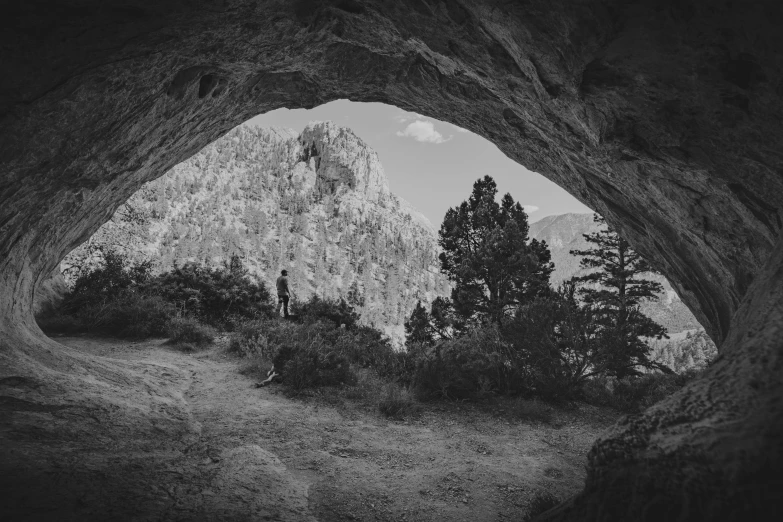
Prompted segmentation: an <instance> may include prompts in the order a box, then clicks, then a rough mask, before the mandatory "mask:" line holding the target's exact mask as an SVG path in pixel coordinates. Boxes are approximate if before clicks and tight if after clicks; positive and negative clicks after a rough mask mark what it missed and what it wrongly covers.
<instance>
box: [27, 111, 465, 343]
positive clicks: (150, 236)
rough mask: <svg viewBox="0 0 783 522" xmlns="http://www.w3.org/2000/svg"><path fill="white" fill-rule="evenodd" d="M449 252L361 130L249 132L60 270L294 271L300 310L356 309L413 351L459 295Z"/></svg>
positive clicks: (270, 283)
mask: <svg viewBox="0 0 783 522" xmlns="http://www.w3.org/2000/svg"><path fill="white" fill-rule="evenodd" d="M437 241H438V238H437V233H436V232H435V230H434V228H433V227H432V224H431V223H430V222H429V220H427V218H426V217H424V215H422V214H421V213H419V212H417V211H416V210H414V209H413V208H412V207H411V206H410V204H408V203H407V202H406V201H404V200H402V199H400V198H399V197H397V196H395V195H394V194H392V193H391V192H390V191H389V184H388V180H387V178H386V175H385V173H384V171H383V167H382V166H381V163H380V161H379V160H378V155H377V154H376V153H375V151H374V150H372V149H371V148H370V147H369V146H368V145H367V144H365V143H364V142H363V141H362V140H361V139H360V138H359V137H357V136H356V135H355V134H354V133H353V132H352V131H351V130H350V129H348V128H346V127H340V126H338V125H335V124H334V123H331V122H317V123H311V124H309V125H308V126H307V127H305V129H304V130H303V131H302V132H301V134H300V133H296V132H294V131H290V130H282V129H275V128H272V129H265V128H259V127H251V126H240V127H237V128H236V129H233V130H232V131H230V132H229V133H228V134H226V135H225V136H223V137H222V138H220V139H219V140H217V141H215V142H214V143H212V144H210V145H208V146H206V147H204V148H203V149H202V150H201V151H199V152H198V153H197V154H195V155H193V156H192V157H191V158H189V159H188V160H186V161H183V162H182V163H180V164H179V165H177V166H175V167H174V168H173V169H171V170H170V171H169V172H167V173H166V174H165V175H163V176H161V177H160V178H158V179H156V180H154V181H151V182H149V183H147V184H145V185H144V186H143V187H142V188H141V189H140V190H139V191H138V192H136V193H135V194H134V195H133V196H132V197H131V198H130V199H129V200H128V201H127V202H126V203H125V204H124V205H123V206H122V207H120V209H119V210H118V211H117V212H115V213H114V215H113V216H112V218H111V219H110V220H109V221H108V222H107V223H105V224H104V225H103V226H102V227H101V228H99V229H98V231H97V232H96V233H95V234H94V235H93V236H92V237H91V238H90V239H89V240H88V241H86V242H85V243H83V244H82V245H80V246H79V247H78V248H76V250H74V251H73V252H71V253H69V254H68V256H66V258H65V259H64V260H63V262H62V263H61V264H60V267H61V269H62V272H63V274H64V275H66V277H68V278H69V279H70V280H73V279H75V277H76V276H78V274H79V273H81V271H82V270H84V269H89V268H90V267H91V266H93V265H94V263H95V262H96V261H98V260H99V259H100V256H101V249H104V248H110V249H113V250H117V251H120V252H122V253H123V254H125V255H126V256H128V257H129V258H130V259H131V260H133V261H135V262H141V261H152V262H153V263H154V269H155V270H156V271H163V270H169V269H170V268H171V267H172V265H173V264H175V263H177V264H179V265H182V264H183V263H186V262H195V263H199V264H206V265H208V266H222V264H223V263H225V262H227V261H228V259H229V258H230V257H231V255H233V254H238V255H239V256H240V257H241V258H242V260H243V263H244V265H245V267H247V268H248V269H249V270H250V272H251V274H254V275H255V276H256V277H258V278H259V279H261V280H262V281H264V282H265V283H266V285H267V288H269V289H271V290H274V287H275V286H274V285H275V280H276V279H277V276H278V275H279V273H280V270H281V269H283V268H285V269H288V270H289V278H290V281H291V285H292V288H293V290H294V292H295V295H296V298H298V299H302V300H305V299H309V298H310V296H312V295H313V294H316V295H318V296H320V297H322V298H324V297H325V298H332V299H338V298H344V299H346V300H347V301H348V302H349V303H351V304H352V305H353V306H354V307H355V308H356V310H357V312H359V313H360V314H361V320H362V322H363V323H364V324H367V325H370V326H374V327H376V328H378V329H380V330H382V331H384V332H385V333H386V334H387V335H388V336H389V337H390V338H391V339H392V341H393V342H394V343H395V345H397V346H401V345H402V344H403V343H404V342H405V330H404V322H405V320H406V319H407V318H408V317H409V316H410V313H411V311H412V310H413V307H414V306H416V302H417V301H418V300H421V301H422V302H424V303H425V304H429V303H431V302H432V300H433V299H434V298H435V297H437V296H438V295H448V294H449V291H450V287H449V282H448V280H447V279H446V277H445V276H444V275H442V274H441V273H440V270H439V268H440V263H439V261H438V243H437ZM39 294H41V291H40V290H39V291H38V293H37V294H36V295H39Z"/></svg>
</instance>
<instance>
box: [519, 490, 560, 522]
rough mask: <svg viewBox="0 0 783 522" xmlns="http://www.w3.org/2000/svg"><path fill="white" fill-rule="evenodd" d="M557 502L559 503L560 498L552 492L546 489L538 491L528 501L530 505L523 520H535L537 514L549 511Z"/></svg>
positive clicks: (526, 521)
mask: <svg viewBox="0 0 783 522" xmlns="http://www.w3.org/2000/svg"><path fill="white" fill-rule="evenodd" d="M558 504H560V499H558V498H557V497H556V496H554V495H553V494H552V493H550V492H548V491H539V492H538V493H536V495H535V496H534V497H533V500H531V501H530V506H529V507H528V509H527V513H526V514H525V518H524V519H523V520H524V521H525V522H530V521H532V520H535V518H536V517H537V516H539V515H541V514H543V513H545V512H547V511H549V510H550V509H552V508H553V507H555V506H557V505H558Z"/></svg>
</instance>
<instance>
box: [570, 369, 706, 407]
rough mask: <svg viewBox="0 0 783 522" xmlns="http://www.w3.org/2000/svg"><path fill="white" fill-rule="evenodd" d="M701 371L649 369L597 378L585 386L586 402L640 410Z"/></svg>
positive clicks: (672, 391)
mask: <svg viewBox="0 0 783 522" xmlns="http://www.w3.org/2000/svg"><path fill="white" fill-rule="evenodd" d="M697 375H698V372H696V371H691V372H685V373H682V374H663V373H648V374H644V375H641V376H639V377H624V378H622V379H615V378H611V377H610V378H596V379H591V380H590V381H588V382H587V383H586V384H585V386H584V388H583V389H584V397H585V400H587V402H589V403H591V404H595V405H598V406H609V407H610V408H614V409H616V410H620V411H622V412H626V413H637V412H640V411H642V410H645V409H647V408H649V407H650V406H652V405H653V404H655V403H657V402H660V401H661V400H663V399H665V398H666V397H668V396H669V395H671V394H673V393H674V392H676V391H677V390H679V389H680V388H682V387H683V386H685V385H686V384H687V383H688V382H690V381H691V380H693V379H694V378H695V377H696V376H697Z"/></svg>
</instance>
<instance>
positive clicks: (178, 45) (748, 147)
mask: <svg viewBox="0 0 783 522" xmlns="http://www.w3.org/2000/svg"><path fill="white" fill-rule="evenodd" d="M782 20H783V6H781V5H780V4H779V2H775V1H773V0H769V1H758V2H753V3H752V4H751V5H739V3H737V2H730V1H728V0H727V1H722V0H718V1H710V0H691V1H688V2H658V1H654V0H632V1H620V0H617V1H614V0H607V1H603V2H598V1H587V0H586V1H582V2H576V1H568V0H558V1H554V2H552V1H544V0H531V1H529V2H523V3H522V2H521V3H503V2H494V1H490V0H476V1H467V0H465V1H460V0H448V1H436V0H406V1H403V2H386V1H383V0H351V1H343V0H339V1H337V0H335V1H328V0H320V1H319V0H304V1H297V2H283V1H280V2H273V1H268V2H252V1H249V0H225V1H221V2H202V1H197V2H188V3H184V2H179V1H175V0H164V1H161V2H156V3H155V4H154V5H148V4H147V3H146V2H142V1H134V0H128V1H123V2H97V1H93V0H84V1H81V2H76V1H66V2H59V3H57V4H55V5H52V4H51V3H49V2H45V1H41V2H28V3H25V4H20V5H17V6H16V7H14V8H12V9H9V10H8V11H7V13H6V16H5V22H4V31H3V32H2V35H1V36H0V41H1V42H2V48H3V49H4V54H5V56H4V66H3V67H4V70H5V72H6V74H4V75H3V78H2V80H1V81H0V115H1V117H2V126H0V144H2V145H1V146H0V165H2V170H1V171H0V180H2V185H1V188H0V364H1V365H2V366H0V372H2V373H1V374H0V385H2V394H3V397H5V398H6V399H4V401H5V402H3V404H4V405H11V406H9V407H8V408H6V409H8V410H9V411H11V412H12V413H11V414H10V416H7V417H5V420H4V421H3V422H4V423H6V424H7V426H8V429H6V430H4V432H3V433H4V434H5V435H4V442H3V445H4V447H5V448H7V449H8V450H9V452H12V451H15V452H16V453H14V455H16V457H14V458H15V459H21V460H18V462H25V459H24V455H25V454H26V452H27V454H31V453H29V451H30V448H32V447H33V446H35V447H43V446H45V440H44V439H36V438H35V437H27V436H25V437H22V436H14V435H13V434H14V433H15V431H14V430H15V429H17V428H18V427H19V426H20V425H21V424H20V423H27V424H26V425H27V427H28V428H30V427H31V426H34V424H35V422H42V421H40V420H35V419H34V418H33V417H29V416H28V417H24V416H22V417H19V416H18V415H17V413H18V412H20V411H26V412H31V411H38V412H45V411H55V410H57V408H66V407H67V408H83V409H86V410H90V411H95V412H104V413H105V416H103V417H100V419H101V422H99V423H98V424H97V425H96V427H95V429H94V433H91V432H90V430H86V431H85V430H83V429H81V428H79V429H75V428H74V430H73V432H72V433H70V435H69V436H72V437H73V440H74V441H78V440H81V439H82V438H85V437H90V436H95V435H96V434H97V435H100V434H104V435H105V436H106V437H108V438H110V437H111V435H110V433H111V430H110V429H109V428H108V426H114V427H116V426H121V425H123V422H124V421H123V419H127V418H130V417H132V416H134V415H138V414H139V413H138V412H135V411H134V410H133V408H132V407H130V406H129V405H128V404H125V403H123V401H122V396H123V386H130V385H132V384H131V381H132V380H133V379H135V378H139V376H138V375H136V374H133V369H132V368H125V369H120V368H117V367H113V366H111V365H109V364H107V363H105V362H102V361H100V360H92V359H90V358H89V357H86V356H84V355H79V354H76V353H73V352H71V351H68V350H66V349H64V348H63V347H62V346H60V345H58V344H57V343H56V342H54V341H52V340H50V339H48V338H46V337H45V336H44V335H43V334H42V333H41V331H40V330H39V329H38V327H37V325H36V324H35V321H34V319H33V317H32V312H31V306H32V300H33V296H34V293H35V290H36V287H37V286H38V285H39V284H40V283H41V282H42V281H43V280H45V279H46V278H47V277H48V275H49V274H50V273H51V272H52V270H53V269H54V268H55V267H56V266H57V264H58V263H59V261H60V260H61V259H62V258H63V256H64V255H65V254H66V253H67V252H68V251H70V250H71V249H72V248H73V247H74V246H76V245H78V244H79V243H80V242H82V241H84V240H85V239H87V238H88V237H89V236H90V235H91V234H92V233H93V232H94V231H95V230H96V229H97V228H98V227H99V226H100V225H101V224H102V223H104V222H105V221H106V220H107V219H108V218H109V217H110V216H111V215H112V213H113V212H114V211H115V210H116V209H117V208H118V206H119V205H121V204H122V203H123V202H124V201H125V200H127V198H128V197H130V195H131V194H133V192H135V191H136V190H137V189H138V188H139V187H140V186H141V185H142V184H143V183H145V182H146V181H149V180H151V179H154V178H155V177H158V176H160V175H162V174H163V173H165V172H166V171H167V170H168V169H169V168H170V167H172V166H173V165H175V164H176V163H178V162H180V161H182V160H183V159H185V158H187V157H189V156H190V155H192V154H194V153H195V152H197V151H198V150H200V149H201V148H202V147H203V146H205V145H206V144H208V143H210V142H211V141H213V140H215V139H216V138H218V137H219V136H221V135H223V134H224V133H225V132H227V131H228V130H229V129H231V128H233V127H234V126H236V125H238V124H239V123H241V122H243V121H245V120H247V119H249V118H250V117H251V116H253V115H255V114H259V113H263V112H267V111H270V110H273V109H276V108H281V107H288V108H309V107H313V106H316V105H319V104H322V103H326V102H328V101H331V100H336V99H341V98H345V99H350V100H354V101H378V102H383V103H387V104H390V105H394V106H397V107H400V108H402V109H404V110H408V111H411V112H416V113H419V114H422V115H424V116H427V117H432V118H437V119H440V120H443V121H447V122H450V123H454V124H455V125H458V126H460V127H463V128H466V129H469V130H471V131H472V132H474V133H476V134H478V135H481V136H483V137H485V138H486V139H488V140H490V141H491V142H493V143H495V144H496V145H497V146H498V148H499V149H500V150H501V151H502V152H503V153H504V154H506V155H507V156H508V157H510V158H512V159H513V160H515V161H517V162H519V163H520V164H522V165H525V166H527V167H529V168H531V169H532V170H535V171H537V172H540V173H541V174H543V175H544V176H546V177H548V178H549V179H551V180H553V181H555V182H556V183H557V184H559V185H560V186H562V187H564V188H566V189H567V190H568V191H569V192H570V193H572V194H573V195H575V196H576V197H577V198H578V199H580V200H581V201H583V202H584V203H585V204H587V205H589V206H590V207H591V208H595V209H596V210H597V211H598V212H599V213H601V214H602V215H604V216H605V217H606V218H607V220H608V222H609V223H611V224H612V225H613V226H614V227H615V228H617V229H618V230H619V231H620V232H621V233H622V234H623V236H624V237H626V238H628V240H629V241H630V242H631V244H632V246H633V247H634V248H635V249H636V250H638V251H640V252H642V253H643V254H644V255H645V256H646V257H647V258H649V259H650V260H651V261H652V262H653V263H654V264H655V265H656V266H657V267H658V268H660V269H661V270H662V271H663V272H664V274H665V275H666V276H667V277H668V278H669V280H670V281H672V283H673V285H674V286H675V288H676V290H677V291H678V293H679V294H680V295H681V297H682V298H683V300H684V301H685V302H686V304H688V306H689V307H690V308H691V310H692V311H693V312H694V314H695V315H696V317H697V318H698V319H699V320H700V322H701V323H702V324H704V325H705V327H706V328H707V330H708V332H709V333H710V335H711V336H712V338H713V339H714V340H715V341H716V343H718V344H719V346H720V356H719V358H718V360H717V362H716V363H715V364H714V365H713V366H712V367H711V368H710V369H709V371H708V372H707V373H706V374H705V375H704V376H703V377H702V378H701V379H700V380H699V381H697V382H694V383H692V384H691V385H689V386H687V387H686V388H685V389H683V390H682V391H680V392H678V393H677V394H675V395H674V396H672V397H670V398H669V399H667V400H666V401H664V402H662V403H660V404H658V405H656V406H654V407H653V408H651V409H650V410H648V411H646V412H645V413H644V414H642V415H639V416H635V417H633V418H629V419H627V420H626V421H624V422H623V423H621V424H619V425H617V426H615V427H614V428H613V429H612V431H611V432H610V433H608V434H607V435H606V436H605V437H603V438H602V439H601V440H599V441H598V442H597V443H596V445H595V447H594V448H593V450H592V451H591V453H590V456H589V468H588V476H587V481H586V484H585V489H584V491H583V492H582V493H581V494H580V495H578V496H576V497H575V498H573V499H570V500H569V501H568V502H566V503H565V504H564V505H562V506H560V507H559V508H557V509H555V510H554V511H553V512H550V513H549V514H548V515H547V519H548V520H628V519H634V520H661V519H669V518H671V519H677V518H679V519H683V520H684V519H688V520H708V519H721V520H726V519H736V520H741V519H748V518H753V517H756V518H757V519H761V518H763V517H764V516H767V515H768V514H770V513H774V512H775V511H776V510H777V509H778V508H779V502H780V500H779V499H778V498H777V491H779V490H780V488H781V486H782V485H783V483H782V482H781V479H780V478H779V476H776V473H775V472H776V471H777V470H779V468H780V464H781V449H782V448H781V445H780V441H781V440H783V411H781V408H780V399H781V395H782V394H783V386H782V383H781V375H783V372H781V370H782V369H783V368H781V355H782V353H781V352H783V340H781V339H783V336H781V335H780V334H781V331H783V241H782V240H781V238H780V232H781V228H783V217H782V215H781V210H782V209H781V205H783V177H781V176H780V172H781V168H783V163H781V156H780V153H779V151H780V150H783V128H781V127H782V126H783V118H781V117H780V116H781V114H783V111H782V110H781V109H782V108H783V107H781V86H782V85H783V41H782V40H781V36H780V33H779V30H778V27H779V23H780V22H781V21H782ZM129 371H130V372H131V373H128V372H129ZM129 375H135V377H129ZM86 382H90V383H91V384H90V385H89V386H85V383H86ZM52 408H54V410H52ZM13 412H17V413H13ZM106 412H110V413H106ZM104 413H101V415H104ZM14 415H17V416H14ZM96 415H97V413H96ZM31 429H32V428H31ZM138 429H141V428H138ZM20 433H22V432H20ZM25 433H28V432H25ZM9 434H10V435H9ZM36 445H38V446H36ZM9 454H10V453H9ZM8 462H11V460H9V459H6V463H8ZM13 462H17V461H16V460H15V461H13ZM27 462H28V464H29V466H28V467H29V469H30V470H33V471H30V473H31V474H30V475H29V476H28V478H29V477H34V476H35V472H34V470H35V469H36V465H38V464H36V461H35V459H29V460H28V461H27ZM39 464H40V463H39ZM7 466H10V464H7ZM8 469H11V468H8ZM13 469H18V468H13ZM5 475H6V476H7V475H8V474H5ZM30 480H33V479H32V478H30ZM28 486H29V483H27V482H25V481H24V480H20V481H19V485H18V486H17V487H16V488H15V489H12V490H10V491H11V493H12V494H13V495H16V496H18V495H21V494H22V491H21V490H22V489H23V488H24V487H28ZM69 501H70V500H68V499H67V498H66V497H63V498H62V502H69Z"/></svg>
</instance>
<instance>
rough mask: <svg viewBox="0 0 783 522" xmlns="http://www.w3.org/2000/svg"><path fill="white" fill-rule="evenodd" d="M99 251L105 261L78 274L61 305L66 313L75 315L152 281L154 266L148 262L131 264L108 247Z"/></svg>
mask: <svg viewBox="0 0 783 522" xmlns="http://www.w3.org/2000/svg"><path fill="white" fill-rule="evenodd" d="M99 251H100V253H101V258H102V264H101V265H100V266H98V267H92V268H89V269H87V270H85V271H83V272H82V273H81V274H79V277H77V278H76V281H75V282H74V284H73V289H72V290H71V291H70V292H68V293H67V294H65V296H64V298H63V302H62V307H63V310H64V311H65V312H66V313H68V314H74V313H78V312H79V311H81V310H82V309H84V308H88V307H95V306H98V305H104V304H106V303H108V302H110V301H113V300H116V299H118V298H120V296H121V294H124V293H127V291H128V290H131V289H136V288H137V287H138V286H139V285H141V284H144V283H145V282H147V281H148V280H149V278H150V273H151V269H152V264H151V263H150V262H149V261H145V262H143V263H137V264H131V263H130V261H129V260H128V258H127V257H126V256H124V255H123V254H121V253H119V252H115V251H113V250H109V249H99Z"/></svg>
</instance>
